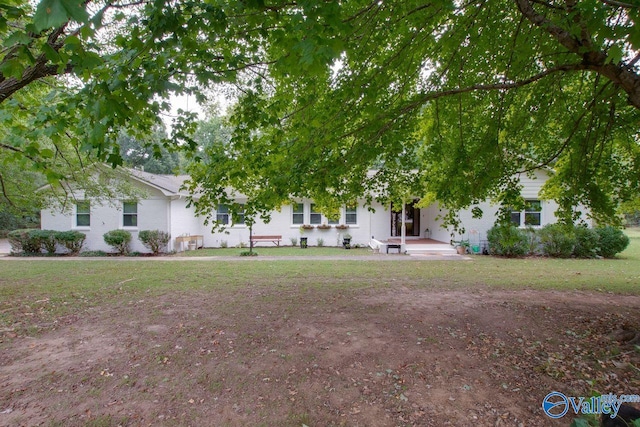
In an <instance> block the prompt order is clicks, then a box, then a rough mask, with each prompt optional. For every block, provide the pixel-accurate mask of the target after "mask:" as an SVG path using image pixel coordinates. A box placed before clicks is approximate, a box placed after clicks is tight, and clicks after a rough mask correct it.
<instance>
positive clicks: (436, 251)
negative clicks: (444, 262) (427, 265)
mask: <svg viewBox="0 0 640 427" xmlns="http://www.w3.org/2000/svg"><path fill="white" fill-rule="evenodd" d="M405 249H406V251H407V254H408V255H427V254H428V255H456V254H457V251H456V249H455V248H453V247H451V245H447V244H442V245H433V244H429V245H406V246H405Z"/></svg>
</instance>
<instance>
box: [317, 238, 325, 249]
mask: <svg viewBox="0 0 640 427" xmlns="http://www.w3.org/2000/svg"><path fill="white" fill-rule="evenodd" d="M317 242H318V247H319V248H321V247H323V246H324V239H318V241H317Z"/></svg>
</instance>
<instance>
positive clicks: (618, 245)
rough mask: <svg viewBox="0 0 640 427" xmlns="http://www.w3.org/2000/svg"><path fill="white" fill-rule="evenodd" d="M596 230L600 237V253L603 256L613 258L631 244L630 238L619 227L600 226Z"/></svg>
mask: <svg viewBox="0 0 640 427" xmlns="http://www.w3.org/2000/svg"><path fill="white" fill-rule="evenodd" d="M595 231H596V233H598V236H599V237H600V241H599V243H598V255H600V256H601V257H604V258H613V257H614V256H616V254H617V253H619V252H622V251H624V250H625V249H626V248H627V246H628V245H629V238H628V237H627V236H626V235H625V234H624V233H623V232H622V230H620V229H618V228H615V227H611V226H606V227H598V228H596V229H595Z"/></svg>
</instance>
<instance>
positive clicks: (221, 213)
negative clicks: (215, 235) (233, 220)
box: [216, 205, 229, 224]
mask: <svg viewBox="0 0 640 427" xmlns="http://www.w3.org/2000/svg"><path fill="white" fill-rule="evenodd" d="M216 222H217V223H218V224H229V206H227V205H218V208H217V209H216Z"/></svg>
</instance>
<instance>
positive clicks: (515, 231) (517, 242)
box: [487, 224, 529, 257]
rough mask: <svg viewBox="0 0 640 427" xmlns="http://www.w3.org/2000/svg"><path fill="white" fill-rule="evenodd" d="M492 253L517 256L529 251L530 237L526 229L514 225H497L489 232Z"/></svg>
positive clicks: (488, 238)
mask: <svg viewBox="0 0 640 427" xmlns="http://www.w3.org/2000/svg"><path fill="white" fill-rule="evenodd" d="M487 240H488V241H489V250H490V252H491V254H492V255H499V256H506V257H517V256H523V255H525V254H526V253H527V252H528V249H529V239H528V238H527V235H526V234H525V232H524V231H522V230H520V229H519V228H518V227H516V226H514V225H510V224H509V225H506V224H501V225H495V226H493V227H491V229H490V230H489V231H488V232H487Z"/></svg>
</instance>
